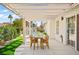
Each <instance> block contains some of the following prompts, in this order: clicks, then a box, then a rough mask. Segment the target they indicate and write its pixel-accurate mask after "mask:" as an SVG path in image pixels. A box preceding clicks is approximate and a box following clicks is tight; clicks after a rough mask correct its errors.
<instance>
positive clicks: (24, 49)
mask: <svg viewBox="0 0 79 59" xmlns="http://www.w3.org/2000/svg"><path fill="white" fill-rule="evenodd" d="M49 46H50V48H49V49H48V48H47V47H45V48H44V49H41V48H40V47H39V48H38V49H37V48H36V49H35V50H34V49H33V48H30V47H29V43H27V44H26V45H24V44H23V45H21V46H20V47H18V48H17V49H16V51H15V55H79V51H76V50H75V49H74V48H73V47H71V46H70V45H63V44H62V43H60V42H59V41H56V40H54V39H51V40H50V42H49Z"/></svg>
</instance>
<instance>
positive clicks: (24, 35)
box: [23, 19, 26, 44]
mask: <svg viewBox="0 0 79 59" xmlns="http://www.w3.org/2000/svg"><path fill="white" fill-rule="evenodd" d="M23 38H24V44H25V43H26V42H25V39H26V20H25V19H23Z"/></svg>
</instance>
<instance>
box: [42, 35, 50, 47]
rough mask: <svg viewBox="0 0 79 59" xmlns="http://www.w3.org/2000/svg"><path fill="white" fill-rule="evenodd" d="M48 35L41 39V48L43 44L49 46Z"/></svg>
mask: <svg viewBox="0 0 79 59" xmlns="http://www.w3.org/2000/svg"><path fill="white" fill-rule="evenodd" d="M48 40H49V37H48V36H47V35H46V36H45V37H43V38H42V39H41V48H44V44H46V46H47V47H48V48H49V41H48Z"/></svg>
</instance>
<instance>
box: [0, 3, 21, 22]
mask: <svg viewBox="0 0 79 59" xmlns="http://www.w3.org/2000/svg"><path fill="white" fill-rule="evenodd" d="M8 15H12V17H13V19H12V20H13V21H14V20H15V19H16V18H20V17H19V16H17V15H16V14H14V13H12V11H10V10H8V9H7V8H5V7H4V6H3V5H2V4H0V23H3V22H10V20H9V19H8Z"/></svg>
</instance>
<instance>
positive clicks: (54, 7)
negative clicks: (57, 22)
mask: <svg viewBox="0 0 79 59" xmlns="http://www.w3.org/2000/svg"><path fill="white" fill-rule="evenodd" d="M4 5H5V6H6V7H8V8H9V9H10V10H12V11H14V12H15V13H16V14H18V15H20V16H22V17H23V18H26V17H27V16H31V15H32V16H37V15H38V16H52V18H54V17H56V16H57V15H60V14H62V13H64V12H66V11H68V10H70V9H71V8H73V7H75V6H76V5H78V4H74V3H23V4H22V3H15V4H12V3H10V4H4Z"/></svg>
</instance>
